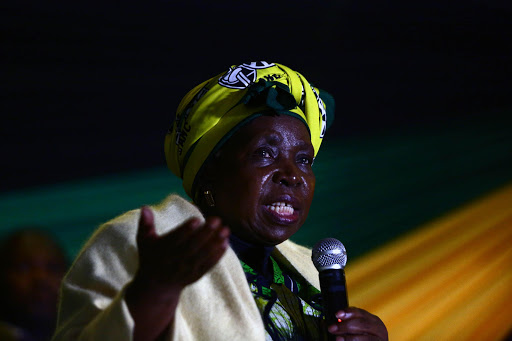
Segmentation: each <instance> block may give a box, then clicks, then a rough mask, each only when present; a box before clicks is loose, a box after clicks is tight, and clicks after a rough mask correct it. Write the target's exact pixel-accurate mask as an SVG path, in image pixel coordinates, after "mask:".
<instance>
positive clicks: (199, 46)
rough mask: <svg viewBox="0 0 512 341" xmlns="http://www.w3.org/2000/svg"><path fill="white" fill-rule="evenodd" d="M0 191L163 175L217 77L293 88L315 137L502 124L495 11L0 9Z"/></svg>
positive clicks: (507, 19) (387, 5)
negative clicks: (331, 107) (202, 86)
mask: <svg viewBox="0 0 512 341" xmlns="http://www.w3.org/2000/svg"><path fill="white" fill-rule="evenodd" d="M0 27H1V31H2V32H1V35H2V39H1V46H2V47H1V49H2V51H3V52H2V53H1V56H2V59H3V60H4V62H2V64H3V67H2V69H3V71H1V76H0V77H1V79H2V82H1V89H2V90H1V93H0V99H1V107H0V110H1V113H2V124H1V126H0V133H1V135H2V167H1V169H2V176H1V177H2V182H1V189H0V190H2V191H4V192H5V191H7V192H9V191H14V190H18V189H23V188H29V187H32V186H37V185H43V184H54V183H58V182H63V181H67V180H71V179H76V178H84V177H91V176H92V177H94V176H99V175H104V174H114V173H116V172H120V171H126V170H138V169H144V168H150V167H155V166H162V165H164V162H165V161H164V157H163V137H164V134H165V132H166V130H167V127H168V126H169V124H170V122H171V120H172V117H173V115H174V111H175V108H176V107H177V105H178V103H179V100H180V99H181V97H182V96H183V95H184V94H185V93H186V92H187V91H188V90H189V89H191V88H192V87H193V86H195V85H196V84H198V83H200V82H202V81H203V80H205V79H207V78H209V77H211V76H213V75H215V74H217V73H219V72H222V71H223V70H227V68H228V67H229V66H230V65H232V64H238V63H243V62H248V61H256V60H266V61H270V62H279V63H282V64H285V65H287V66H290V67H292V68H294V69H296V70H298V71H300V72H301V73H303V74H304V75H305V76H306V78H308V80H310V81H311V82H313V83H315V85H318V86H319V87H321V88H324V89H326V90H328V91H329V92H331V93H332V94H333V95H334V97H335V99H336V101H337V111H336V121H335V125H334V126H333V127H332V128H331V130H330V131H329V132H328V136H329V137H330V138H342V139H343V138H347V139H348V138H350V137H352V136H358V137H364V136H375V135H379V134H380V135H382V134H406V133H410V132H414V131H419V130H421V129H424V128H425V127H430V128H432V127H437V126H439V127H444V126H449V125H456V124H458V123H460V122H464V121H468V120H486V121H487V122H496V124H497V125H503V124H509V123H510V119H509V116H508V115H507V114H506V112H507V109H509V108H511V107H512V106H511V100H510V97H511V96H510V94H511V90H512V85H511V78H510V76H511V72H510V61H511V58H510V57H511V56H512V55H511V54H510V52H509V46H510V43H511V41H512V39H511V38H512V36H511V34H512V5H510V3H509V2H508V1H497V0H489V1H468V0H466V1H387V2H386V1H340V0H334V1H308V2H306V1H274V2H266V1H262V2H244V1H214V2H213V1H199V0H195V1H188V2H185V1H184V2H182V4H176V3H174V2H171V1H148V2H118V3H112V2H102V3H100V2H94V1H79V2H74V1H73V2H66V3H64V2H62V3H61V2H51V1H50V2H37V3H35V2H31V1H12V2H3V3H2V5H0Z"/></svg>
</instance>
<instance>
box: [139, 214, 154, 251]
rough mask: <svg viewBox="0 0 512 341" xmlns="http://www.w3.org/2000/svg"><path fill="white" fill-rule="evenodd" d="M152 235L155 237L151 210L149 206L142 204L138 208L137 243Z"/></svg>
mask: <svg viewBox="0 0 512 341" xmlns="http://www.w3.org/2000/svg"><path fill="white" fill-rule="evenodd" d="M154 237H156V232H155V218H154V217H153V212H152V211H151V209H150V208H149V207H147V206H142V207H141V209H140V218H139V229H138V230H137V244H140V243H141V242H143V241H144V240H145V239H149V238H154Z"/></svg>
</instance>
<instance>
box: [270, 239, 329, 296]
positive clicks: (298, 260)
mask: <svg viewBox="0 0 512 341" xmlns="http://www.w3.org/2000/svg"><path fill="white" fill-rule="evenodd" d="M276 249H277V250H276V251H277V253H276V258H278V260H279V262H280V263H281V264H283V265H284V266H285V267H286V268H287V270H288V271H291V272H295V273H296V274H298V275H300V276H301V277H303V278H304V279H305V280H306V281H308V282H309V283H310V284H312V285H313V286H315V287H316V288H319V287H320V286H319V282H318V270H317V269H316V268H315V266H314V265H313V262H312V260H311V249H310V248H308V247H305V246H302V245H299V244H297V243H294V242H292V241H290V240H287V241H285V242H283V243H281V244H279V245H277V247H276Z"/></svg>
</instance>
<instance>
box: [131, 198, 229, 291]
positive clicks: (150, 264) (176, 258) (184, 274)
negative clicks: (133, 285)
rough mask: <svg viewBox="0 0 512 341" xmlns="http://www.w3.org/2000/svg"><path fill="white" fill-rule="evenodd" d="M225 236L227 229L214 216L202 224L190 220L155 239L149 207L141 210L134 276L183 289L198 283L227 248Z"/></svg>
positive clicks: (193, 219) (197, 220)
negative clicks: (137, 265)
mask: <svg viewBox="0 0 512 341" xmlns="http://www.w3.org/2000/svg"><path fill="white" fill-rule="evenodd" d="M228 237H229V229H228V228H227V227H226V226H223V225H222V222H221V220H220V219H219V218H217V217H209V218H207V219H206V221H205V223H204V224H202V223H201V221H200V220H199V219H198V218H192V219H189V220H187V221H186V222H185V223H183V224H182V225H181V226H179V227H178V228H176V229H175V230H173V231H171V232H169V233H167V234H165V235H162V236H158V235H157V234H156V231H155V226H154V219H153V213H152V212H151V210H150V209H149V208H148V207H142V209H141V216H140V221H139V230H138V233H137V246H138V248H139V273H138V274H137V276H144V277H146V278H147V279H148V280H152V281H157V282H158V283H159V284H161V285H170V286H172V287H175V286H177V287H181V288H183V287H185V286H187V285H189V284H191V283H193V282H195V281H197V280H198V279H199V278H200V277H202V276H203V275H204V274H205V273H206V272H207V271H208V270H210V269H211V268H212V267H213V266H214V265H215V264H216V263H217V262H218V261H219V259H220V258H221V257H222V255H223V254H224V252H225V251H226V249H227V247H228V245H229V238H228Z"/></svg>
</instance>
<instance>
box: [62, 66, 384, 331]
mask: <svg viewBox="0 0 512 341" xmlns="http://www.w3.org/2000/svg"><path fill="white" fill-rule="evenodd" d="M328 99H330V97H329V96H328V95H327V94H324V93H323V92H322V91H320V90H319V89H317V88H314V87H313V86H311V85H310V84H309V83H308V82H307V80H306V79H305V78H304V77H303V76H302V75H300V74H299V73H297V72H295V71H293V70H291V69H289V68H287V67H285V66H283V65H280V64H273V63H266V62H257V63H250V64H242V65H239V66H233V67H231V68H230V69H229V70H228V72H226V73H223V74H221V75H218V76H216V77H213V78H211V79H210V80H208V81H206V82H204V83H202V84H200V85H199V86H197V87H196V88H195V89H193V90H192V91H191V92H189V93H188V94H187V95H186V96H185V98H184V99H183V100H182V102H181V103H180V106H179V107H178V110H177V117H176V120H175V122H174V124H173V126H172V128H171V129H170V130H169V132H168V134H167V136H166V141H165V152H166V158H167V163H168V166H169V167H170V169H171V170H172V171H173V172H174V173H175V174H176V175H177V176H179V177H181V178H182V179H183V186H184V188H185V190H186V192H187V194H188V195H189V196H190V197H191V198H192V199H193V201H194V204H195V205H193V204H191V203H189V202H187V201H186V200H184V199H182V198H180V197H178V196H170V197H169V198H168V199H167V200H166V201H164V202H163V203H162V204H160V205H158V206H154V207H143V208H142V209H141V210H140V211H131V212H128V213H126V214H124V215H123V216H121V217H118V218H116V219H114V220H113V221H111V222H108V223H107V224H105V225H104V226H102V227H101V228H100V229H99V230H98V231H97V232H96V233H95V235H94V236H93V237H92V238H91V240H90V241H89V242H88V243H87V245H86V246H85V247H84V249H83V250H82V252H81V253H80V255H79V256H78V258H77V260H76V261H75V263H74V265H73V267H72V269H71V270H70V272H69V273H68V275H67V276H66V279H65V281H64V283H63V288H62V302H61V306H60V315H59V326H58V328H57V331H56V335H55V340H70V339H73V340H79V339H81V338H82V339H84V340H98V339H105V340H106V339H108V340H131V339H133V340H162V339H163V340H167V339H173V340H174V339H176V340H182V339H183V340H189V339H194V340H265V339H267V340H269V339H271V340H323V339H325V334H326V332H325V329H326V327H325V326H323V323H322V314H321V305H320V304H319V303H318V301H317V297H318V293H319V292H318V289H317V288H318V287H319V285H318V274H317V271H316V269H315V268H314V266H313V264H312V262H311V259H310V257H311V252H310V250H308V249H306V248H304V247H301V246H299V245H296V244H294V243H292V242H291V241H289V240H288V239H289V238H290V237H291V236H292V235H293V234H294V233H295V232H297V231H298V230H299V228H300V227H301V226H302V224H303V223H304V221H305V220H306V217H307V214H308V210H309V207H310V205H311V201H312V199H313V192H314V188H315V176H314V173H313V170H312V168H311V166H312V163H313V160H314V157H315V156H316V154H317V152H318V149H319V147H320V144H321V141H322V138H323V135H324V133H325V130H326V125H327V121H328V114H329V113H330V111H331V110H332V107H333V103H332V100H331V101H329V100H328ZM338 317H339V318H340V320H342V322H341V323H339V324H337V325H333V326H329V331H330V333H332V334H333V335H338V336H340V337H341V336H343V337H345V340H349V339H351V338H357V337H358V338H357V339H358V340H384V339H387V332H386V328H385V326H384V324H383V323H382V321H381V320H380V319H379V318H378V317H376V316H374V315H371V314H370V313H368V312H366V311H364V310H362V309H357V308H348V309H346V310H345V311H340V312H339V314H338Z"/></svg>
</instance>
